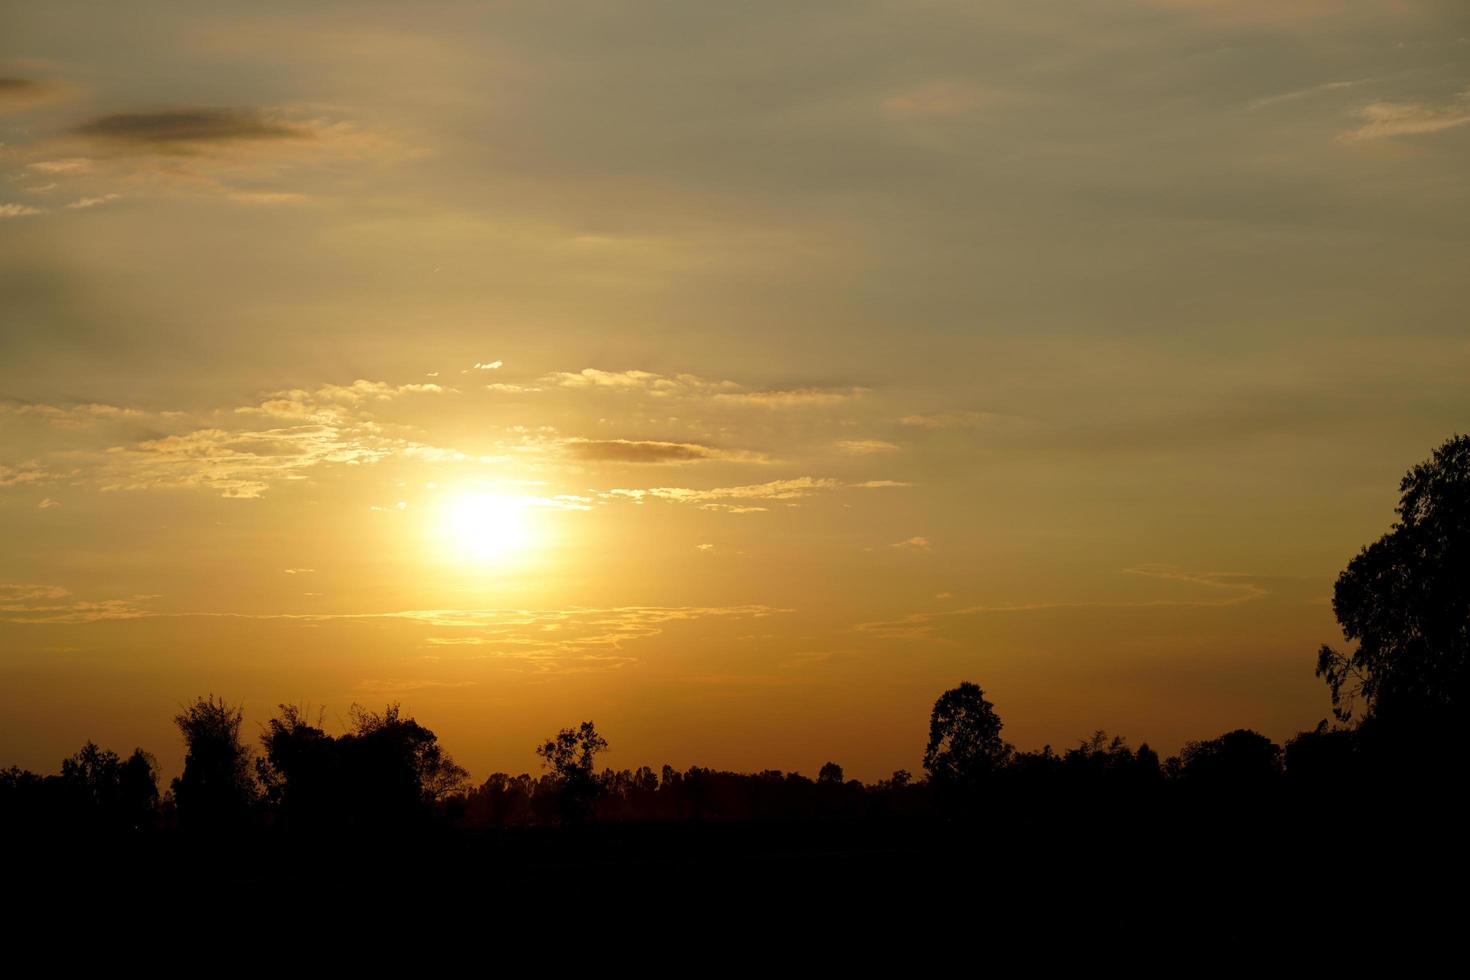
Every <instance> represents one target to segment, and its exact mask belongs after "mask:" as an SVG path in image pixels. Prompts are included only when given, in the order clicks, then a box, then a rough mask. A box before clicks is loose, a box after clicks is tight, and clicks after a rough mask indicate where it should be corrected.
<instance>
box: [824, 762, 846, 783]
mask: <svg viewBox="0 0 1470 980" xmlns="http://www.w3.org/2000/svg"><path fill="white" fill-rule="evenodd" d="M817 782H818V783H822V784H827V785H833V784H835V785H838V786H841V785H842V784H843V782H845V780H844V779H843V773H842V767H841V766H839V765H838V764H837V763H835V762H828V763H826V764H824V765H823V766H822V768H821V769H819V770H818V771H817Z"/></svg>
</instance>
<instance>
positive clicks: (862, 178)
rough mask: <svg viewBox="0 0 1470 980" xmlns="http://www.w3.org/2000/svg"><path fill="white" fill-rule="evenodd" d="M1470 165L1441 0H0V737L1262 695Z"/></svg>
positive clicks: (860, 732) (492, 743) (1192, 722)
mask: <svg viewBox="0 0 1470 980" xmlns="http://www.w3.org/2000/svg"><path fill="white" fill-rule="evenodd" d="M1467 175H1470V6H1467V5H1466V4H1465V3H1463V0H1307V2H1299V3H1290V4H1286V3H1280V2H1268V0H1054V2H1024V3H1023V2H1004V3H1002V2H978V0H977V2H968V3H950V2H873V3H864V2H844V3H825V2H815V3H802V4H791V3H758V2H757V3H710V2H692V0H686V2H681V3H672V2H661V3H654V2H602V3H591V2H587V3H564V2H541V3H513V2H505V3H414V4H375V3H366V2H353V3H330V2H319V3H289V4H286V3H250V4H246V3H222V2H201V3H195V4H189V5H179V4H162V3H156V4H150V3H130V4H107V3H81V2H77V3H54V4H24V3H18V2H3V3H0V540H4V542H5V545H4V547H3V548H0V765H8V764H12V763H15V764H20V765H25V766H29V767H31V768H36V769H43V770H46V771H51V770H53V769H55V768H56V766H57V764H58V763H59V761H60V759H61V757H62V756H64V755H66V754H69V753H70V752H71V751H73V750H74V749H75V748H76V747H77V746H79V745H80V744H81V742H82V741H83V740H85V739H87V738H94V739H96V740H97V741H99V742H101V743H103V744H105V745H108V746H110V747H112V748H114V749H116V750H118V751H127V750H129V749H131V748H132V746H133V745H135V744H141V745H143V746H144V747H146V748H149V749H150V750H152V751H154V752H155V753H157V754H158V755H159V756H160V758H161V759H162V760H163V761H164V763H165V768H166V769H176V768H177V765H178V761H179V758H180V751H179V748H178V745H177V741H178V740H177V737H176V734H175V733H174V732H173V731H172V728H171V725H170V722H169V718H170V716H171V715H172V714H173V713H174V712H175V711H176V710H177V708H178V706H179V705H180V703H181V702H183V701H184V700H186V699H187V698H189V697H191V696H193V695H196V694H203V693H207V692H213V693H216V694H220V695H223V696H225V697H227V698H229V699H231V700H234V701H239V702H242V703H243V704H244V705H245V707H246V709H247V715H248V717H249V718H250V719H251V721H252V723H253V722H258V721H261V720H263V719H264V718H266V717H267V716H268V715H269V713H270V711H271V710H272V708H273V706H274V705H275V704H276V703H278V702H295V703H302V702H307V703H310V704H313V705H324V706H325V707H326V708H327V710H328V717H329V718H332V719H339V718H341V717H344V716H345V715H346V713H347V709H348V707H349V706H350V705H351V704H352V703H353V702H354V701H357V702H361V703H364V704H366V705H368V706H374V705H376V706H381V704H382V703H384V702H386V701H390V700H397V701H401V702H402V703H403V705H404V707H405V708H406V709H407V710H408V711H409V712H410V713H412V714H414V715H415V716H417V717H418V718H419V719H420V720H421V721H423V722H424V723H425V724H427V725H429V726H430V727H431V728H433V729H435V730H436V731H437V732H438V733H439V734H440V737H441V739H442V740H443V741H444V742H445V744H446V746H447V748H448V749H449V750H450V752H451V753H453V754H454V755H455V757H456V758H457V759H458V760H459V761H460V762H462V763H464V764H465V765H467V766H468V767H469V768H470V769H471V770H472V772H473V774H474V775H475V776H476V777H483V776H484V775H486V774H487V773H488V772H490V771H492V770H494V769H509V770H513V771H517V772H519V771H523V770H528V769H533V768H534V766H535V761H536V760H535V759H534V757H533V755H532V747H533V746H534V745H535V744H536V742H537V740H538V739H540V738H542V737H544V736H546V735H548V734H550V733H551V732H554V731H555V730H556V729H557V728H560V727H562V726H565V725H571V724H574V723H577V722H580V721H582V720H584V719H587V718H592V719H595V720H596V721H597V723H598V726H599V728H600V729H602V730H603V731H604V732H605V734H606V735H607V737H608V738H609V740H610V741H611V742H612V745H613V752H612V754H611V755H610V756H609V760H608V761H609V763H610V764H613V765H616V766H623V765H628V766H636V765H640V764H645V763H646V764H650V765H658V764H660V763H663V762H670V763H673V764H675V765H678V766H687V765H689V764H693V763H699V764H703V765H713V766H720V767H730V768H740V769H760V768H766V767H777V768H784V769H799V770H802V771H805V772H808V773H809V774H810V773H814V772H815V771H816V770H817V768H818V767H819V766H820V765H821V764H822V763H823V762H825V761H827V760H828V759H833V760H836V761H838V762H840V763H842V764H843V765H845V766H846V767H847V768H848V770H849V772H851V773H853V774H855V775H859V776H862V777H864V778H874V777H877V776H880V775H886V774H887V773H888V772H889V771H890V770H892V769H894V768H897V767H905V768H909V769H915V770H917V768H918V761H919V756H920V754H921V752H922V748H923V740H924V735H925V729H926V725H927V715H928V710H929V707H930V705H932V703H933V700H934V698H935V697H936V696H937V695H938V694H939V693H940V692H941V691H942V690H944V689H945V688H947V687H951V686H953V685H954V684H955V683H957V682H959V681H961V680H973V681H975V682H977V683H979V684H981V686H982V687H984V688H985V690H986V692H987V694H988V695H989V696H990V697H991V699H992V700H993V701H994V702H995V704H996V706H997V709H998V710H999V711H1000V713H1001V715H1002V717H1003V718H1004V719H1005V722H1006V731H1005V734H1006V735H1007V737H1009V738H1010V739H1011V740H1012V741H1013V742H1015V743H1016V744H1017V745H1018V746H1020V747H1023V748H1036V747H1039V746H1040V745H1042V744H1043V743H1051V744H1053V745H1055V746H1065V745H1068V744H1071V743H1073V742H1074V741H1075V740H1076V739H1078V738H1080V737H1082V736H1084V735H1086V734H1088V733H1090V732H1091V731H1092V730H1093V729H1096V728H1106V729H1108V730H1109V731H1116V732H1121V733H1124V734H1126V735H1128V736H1129V737H1130V738H1131V739H1132V740H1133V742H1134V743H1135V744H1136V743H1137V742H1139V741H1143V740H1147V741H1149V742H1150V743H1152V744H1153V745H1155V746H1156V747H1158V748H1160V749H1162V750H1164V751H1173V750H1176V749H1177V748H1178V746H1179V745H1180V744H1181V743H1182V742H1183V741H1184V740H1186V739H1189V738H1196V737H1209V736H1213V735H1216V734H1219V733H1220V732H1221V731H1224V730H1227V729H1230V728H1236V727H1254V728H1257V729H1259V730H1261V731H1264V732H1265V733H1267V734H1268V735H1271V736H1272V737H1274V738H1277V739H1282V738H1285V737H1287V736H1289V735H1290V734H1291V733H1293V732H1294V731H1297V730H1299V729H1301V728H1306V727H1310V726H1311V725H1313V724H1315V723H1316V722H1317V720H1318V719H1320V718H1322V717H1324V716H1325V715H1326V714H1327V713H1328V705H1327V701H1326V694H1325V688H1324V686H1323V685H1322V684H1321V682H1320V681H1318V680H1316V679H1315V678H1314V677H1313V676H1312V666H1313V662H1314V653H1315V649H1316V647H1317V645H1318V644H1320V643H1322V642H1324V641H1330V642H1336V641H1338V640H1339V639H1340V636H1339V634H1338V631H1337V629H1336V627H1335V625H1334V623H1333V619H1332V614H1331V608H1330V602H1329V600H1330V594H1331V586H1332V582H1333V580H1334V578H1335V577H1336V575H1337V573H1338V572H1339V571H1340V570H1341V569H1342V567H1343V566H1344V565H1345V564H1346V562H1347V561H1348V559H1349V558H1351V556H1352V555H1353V554H1354V553H1355V552H1356V550H1357V549H1358V548H1359V547H1360V546H1362V545H1363V544H1366V543H1367V542H1368V541H1370V540H1372V539H1373V538H1375V537H1376V536H1377V535H1379V534H1381V533H1382V532H1383V531H1385V530H1386V529H1387V528H1388V525H1389V523H1390V522H1391V521H1392V519H1393V513H1392V507H1393V504H1394V502H1395V500H1396V497H1397V494H1396V486H1397V481H1398V479H1399V478H1400V476H1401V475H1402V474H1403V472H1404V471H1405V470H1406V469H1407V468H1408V467H1409V466H1411V465H1413V464H1414V463H1416V462H1418V461H1420V460H1421V459H1423V458H1425V457H1426V456H1427V455H1428V454H1429V452H1430V451H1431V450H1432V449H1433V447H1434V446H1436V445H1437V444H1438V443H1440V442H1441V441H1443V440H1444V439H1445V438H1447V437H1448V436H1449V435H1450V434H1451V433H1453V432H1455V431H1457V430H1458V431H1464V430H1465V429H1466V428H1467V427H1470V426H1467V419H1470V384H1467V379H1470V331H1467V321H1466V308H1467V301H1470V274H1467V272H1470V176H1467ZM251 730H252V731H253V730H254V729H253V728H252V729H251Z"/></svg>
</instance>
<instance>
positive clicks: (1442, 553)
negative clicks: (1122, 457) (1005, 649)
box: [0, 436, 1470, 832]
mask: <svg viewBox="0 0 1470 980" xmlns="http://www.w3.org/2000/svg"><path fill="white" fill-rule="evenodd" d="M1400 490H1401V498H1400V503H1399V506H1398V508H1397V513H1398V515H1399V519H1398V521H1396V522H1395V523H1394V525H1393V526H1392V527H1391V528H1390V530H1389V532H1388V533H1387V534H1385V535H1384V536H1383V537H1381V538H1380V539H1379V540H1378V541H1376V542H1374V543H1373V544H1371V545H1369V546H1368V547H1366V548H1364V549H1362V551H1361V552H1360V553H1359V554H1358V555H1357V557H1355V558H1354V559H1353V560H1352V561H1351V562H1350V563H1349V564H1348V566H1347V568H1346V569H1345V570H1344V571H1343V573H1342V574H1341V576H1339V578H1338V581H1337V584H1336V587H1335V589H1334V592H1333V611H1334V613H1335V614H1336V616H1337V619H1338V622H1339V623H1340V624H1341V626H1342V631H1343V634H1344V635H1345V636H1346V637H1347V638H1348V640H1350V641H1354V642H1356V644H1357V646H1356V648H1355V649H1353V650H1351V651H1347V652H1339V651H1337V650H1335V649H1333V648H1331V647H1327V646H1324V647H1322V648H1321V650H1320V651H1319V653H1318V656H1317V674H1318V676H1320V677H1322V678H1323V679H1324V680H1325V681H1326V682H1327V686H1328V690H1329V693H1330V695H1331V702H1332V709H1333V714H1334V716H1335V718H1336V725H1335V726H1334V725H1329V724H1328V722H1326V721H1325V720H1324V721H1323V722H1322V723H1321V724H1319V725H1318V726H1317V727H1316V728H1315V729H1313V730H1311V731H1307V732H1302V733H1299V734H1298V735H1296V736H1295V737H1294V738H1292V739H1290V740H1289V741H1287V743H1286V744H1285V746H1280V745H1277V744H1276V743H1274V742H1272V741H1271V740H1270V739H1268V738H1266V737H1265V736H1264V735H1261V734H1259V733H1257V732H1254V731H1249V730H1246V729H1239V730H1236V731H1232V732H1228V733H1226V734H1223V735H1221V736H1219V737H1218V738H1213V739H1209V740H1206V741H1198V742H1191V743H1189V744H1188V745H1186V746H1184V748H1183V749H1182V750H1181V751H1180V752H1179V754H1178V755H1177V756H1173V757H1170V758H1168V759H1164V760H1161V759H1160V758H1159V756H1158V754H1157V753H1155V752H1154V751H1153V750H1152V749H1150V748H1149V747H1148V745H1146V744H1144V745H1140V746H1139V747H1138V748H1137V749H1134V748H1132V747H1130V746H1129V745H1128V744H1127V742H1126V741H1125V740H1123V739H1122V738H1109V737H1108V736H1107V735H1106V734H1104V733H1102V732H1099V733H1097V734H1096V735H1094V736H1092V737H1090V738H1086V739H1083V740H1082V741H1081V742H1080V743H1079V744H1078V745H1076V746H1074V747H1072V748H1069V749H1067V750H1065V751H1062V752H1054V751H1053V750H1052V749H1051V748H1050V747H1046V748H1043V749H1042V750H1041V751H1039V752H1018V751H1016V750H1015V749H1014V747H1012V746H1011V745H1010V744H1009V743H1007V742H1006V741H1005V740H1004V739H1003V738H1002V735H1001V732H1002V728H1003V725H1002V722H1001V719H1000V717H999V715H997V714H996V712H995V710H994V707H993V706H992V705H991V703H990V702H989V701H987V700H986V699H985V696H984V692H983V691H982V690H981V689H980V688H979V687H978V686H977V685H975V684H971V683H964V684H961V685H959V686H958V687H956V688H954V689H953V690H950V691H946V692H945V693H944V694H942V695H941V696H940V697H939V699H938V700H937V701H936V702H935V704H934V710H933V712H932V714H931V716H930V726H929V740H928V743H927V745H926V746H925V751H924V756H923V774H922V776H921V777H920V778H914V777H913V776H912V775H911V774H910V773H908V772H905V771H899V772H895V773H893V775H892V776H891V777H889V778H887V779H883V780H880V781H878V782H876V783H872V784H863V783H861V782H859V781H857V780H849V779H847V778H846V777H845V773H844V772H843V769H842V767H841V766H840V765H837V764H836V763H833V762H829V763H827V764H826V765H824V766H822V767H821V769H820V771H819V772H818V773H817V776H816V778H815V779H813V778H809V777H807V776H804V775H802V774H800V773H795V772H789V773H788V772H780V771H777V770H767V771H764V772H759V773H732V772H721V771H716V770H712V769H705V768H701V767H697V766H696V767H692V768H689V769H686V770H683V771H678V770H675V769H673V768H672V767H669V766H664V767H663V768H662V769H661V770H659V771H658V772H654V771H653V770H652V769H649V768H646V767H645V768H640V769H637V770H628V769H624V770H620V771H613V770H610V769H600V770H599V769H598V768H597V757H598V755H600V754H601V753H603V752H604V751H606V749H607V741H606V740H605V739H604V738H603V737H602V735H601V734H599V733H598V731H597V729H596V727H595V726H594V725H593V724H592V723H591V722H584V723H583V724H582V725H581V726H580V727H578V728H568V729H564V730H562V731H561V732H559V733H557V734H556V735H554V736H553V737H551V738H549V739H547V740H546V742H545V743H543V744H542V745H540V746H538V747H537V749H536V752H537V755H539V756H540V757H541V759H542V763H543V771H542V772H541V773H539V774H537V775H535V776H533V775H531V774H529V773H523V774H520V775H510V774H508V773H495V774H493V775H491V776H490V777H489V778H488V779H486V780H485V781H484V782H483V783H481V784H480V785H478V786H472V785H471V784H470V781H469V777H468V774H467V773H466V772H465V770H464V769H462V768H461V767H460V766H458V765H456V764H455V762H454V760H453V759H452V758H450V756H449V755H448V754H447V753H446V752H444V750H443V749H442V747H441V746H440V745H439V743H438V739H437V737H436V736H435V734H434V733H433V732H432V731H430V730H429V729H428V728H426V727H425V726H423V725H421V724H420V723H419V722H418V721H416V720H415V719H413V718H409V717H405V716H404V715H403V714H402V712H401V711H400V710H399V708H398V706H397V705H389V706H388V707H387V708H386V709H385V710H384V711H383V712H381V713H377V712H370V711H367V710H364V709H362V708H360V707H357V706H354V707H353V709H352V713H351V716H350V723H349V725H348V729H347V731H345V732H343V733H342V734H340V735H332V734H330V733H328V732H327V731H326V730H325V729H324V728H323V727H322V721H321V715H320V714H318V716H317V717H316V718H315V719H311V718H308V717H307V716H306V713H305V712H304V711H303V710H302V709H299V708H296V707H290V706H282V708H281V709H280V712H279V713H278V714H277V715H276V716H275V717H274V718H272V719H271V720H270V721H269V722H268V723H267V724H266V725H265V726H264V729H263V731H262V733H261V735H260V738H259V751H258V752H257V751H256V750H254V749H253V748H252V747H251V746H249V745H247V744H246V743H245V742H244V740H243V739H242V737H241V718H242V715H241V711H240V709H239V708H238V707H235V706H232V705H230V704H228V703H226V702H225V701H223V700H221V699H217V698H215V697H213V696H210V697H205V698H199V699H197V700H196V701H194V702H193V703H192V704H190V705H188V706H187V707H186V708H185V709H184V710H183V711H182V712H180V714H179V715H178V716H177V718H175V722H176V723H177V725H178V727H179V731H180V733H181V735H182V736H183V739H184V744H185V750H186V751H185V760H184V771H183V773H182V774H181V775H180V776H179V777H178V778H177V779H175V780H173V781H172V784H171V785H170V786H169V787H168V789H167V790H164V791H160V788H159V785H158V767H157V765H156V763H155V762H154V760H153V757H152V756H150V755H149V754H148V753H146V752H144V751H143V750H141V749H138V750H135V751H134V752H133V753H132V754H131V755H130V756H128V757H127V759H123V758H122V757H120V756H118V755H116V754H115V753H112V752H109V751H105V750H103V749H101V748H99V747H98V746H96V745H94V744H92V743H90V742H89V743H87V744H86V745H85V746H83V747H82V749H81V750H80V751H79V752H78V753H77V754H76V755H74V756H72V757H71V758H69V759H66V760H64V761H63V762H62V764H61V772H60V773H59V774H57V775H48V776H38V775H36V774H34V773H31V772H26V771H23V770H20V769H15V768H11V769H9V770H4V771H0V825H3V826H5V827H8V828H15V827H25V828H30V829H50V830H67V831H70V830H80V829H92V830H98V831H113V832H141V831H147V830H155V829H163V828H175V827H177V828H183V829H185V830H201V831H205V830H207V831H220V830H232V829H244V828H250V827H263V826H269V827H281V828H295V829H304V830H315V831H331V832H338V831H344V830H347V831H351V830H380V829H385V828H415V827H427V826H430V825H440V826H448V827H459V828H496V827H527V826H548V825H569V824H582V823H587V822H592V821H671V820H762V819H779V820H791V819H838V818H869V817H884V816H893V817H913V818H928V817H943V818H951V817H956V816H974V815H976V814H979V813H983V812H994V811H995V810H997V808H1001V809H1004V808H1010V809H1012V810H1016V811H1025V810H1028V809H1029V810H1036V811H1040V810H1050V811H1052V812H1055V811H1057V810H1058V808H1059V807H1064V805H1065V804H1069V803H1077V802H1082V801H1095V802H1101V803H1103V804H1106V805H1110V806H1115V807H1147V806H1150V805H1152V804H1154V803H1157V802H1160V801H1194V800H1204V801H1207V802H1209V803H1210V804H1211V805H1223V804H1234V803H1241V802H1247V803H1254V802H1260V801H1265V802H1268V803H1273V802H1277V801H1282V800H1318V801H1336V802H1337V803H1340V802H1341V801H1342V800H1343V799H1347V798H1353V799H1355V800H1360V801H1361V800H1371V801H1372V802H1373V805H1375V806H1380V807H1382V806H1391V805H1396V804H1397V803H1398V802H1399V801H1406V800H1409V799H1411V798H1413V797H1415V796H1423V795H1425V794H1428V795H1440V796H1442V797H1445V798H1453V797H1454V795H1455V794H1456V793H1458V792H1459V791H1460V790H1461V789H1462V788H1463V785H1464V782H1465V775H1466V769H1467V764H1466V760H1467V759H1470V746H1467V745H1466V739H1467V732H1470V727H1467V725H1466V724H1465V721H1466V719H1465V714H1466V710H1465V709H1466V705H1467V702H1470V437H1464V436H1456V437H1454V438H1452V439H1450V440H1449V441H1448V442H1446V443H1445V444H1444V445H1442V446H1441V447H1439V448H1438V449H1437V450H1435V452H1434V454H1433V456H1432V457H1431V458H1430V459H1429V460H1427V461H1425V462H1424V463H1422V464H1420V465H1419V466H1416V467H1414V469H1412V470H1410V471H1409V473H1408V474H1406V475H1405V477H1404V479H1403V481H1402V482H1401V484H1400Z"/></svg>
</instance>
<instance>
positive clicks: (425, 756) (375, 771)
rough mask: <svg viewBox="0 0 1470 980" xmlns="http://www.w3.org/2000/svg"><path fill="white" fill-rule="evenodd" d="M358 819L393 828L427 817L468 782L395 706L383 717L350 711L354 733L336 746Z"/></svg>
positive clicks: (422, 729)
mask: <svg viewBox="0 0 1470 980" xmlns="http://www.w3.org/2000/svg"><path fill="white" fill-rule="evenodd" d="M337 742H338V745H339V746H340V748H341V751H342V757H343V760H344V767H345V769H346V772H347V780H348V783H349V785H350V786H351V788H352V791H353V795H354V797H355V806H356V809H357V812H359V813H360V814H362V815H364V816H366V817H369V818H374V819H377V820H382V821H387V822H390V823H406V822H411V821H414V820H418V819H421V818H423V817H425V816H427V815H428V814H429V813H430V812H431V811H432V809H433V807H434V805H435V804H436V803H438V802H440V801H441V800H443V799H445V798H446V797H447V796H448V795H449V794H451V793H453V792H455V791H457V790H458V789H460V788H461V787H462V786H463V785H464V784H465V783H466V781H468V779H469V773H467V772H465V770H464V769H462V768H461V767H460V766H458V765H456V764H455V761H454V760H453V759H452V758H450V756H449V754H448V753H446V752H445V751H444V750H443V748H441V747H440V745H439V740H438V736H436V735H435V734H434V733H433V732H432V731H430V730H429V729H427V728H425V727H424V726H423V725H420V724H419V723H418V722H417V721H415V720H414V719H412V718H404V717H403V715H402V712H401V710H400V709H399V706H398V705H397V704H390V705H388V707H387V708H386V709H384V711H383V713H382V714H378V713H376V712H371V711H367V710H365V709H364V708H362V707H361V706H359V705H355V704H354V705H353V706H352V730H351V731H350V732H348V733H347V734H346V735H343V736H342V737H341V738H340V739H338V740H337Z"/></svg>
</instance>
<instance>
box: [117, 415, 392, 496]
mask: <svg viewBox="0 0 1470 980" xmlns="http://www.w3.org/2000/svg"><path fill="white" fill-rule="evenodd" d="M392 452H393V447H392V446H391V445H385V444H383V442H382V441H381V440H378V439H373V438H370V437H369V436H368V435H365V434H363V433H361V432H359V431H357V430H354V429H352V428H339V427H337V426H333V425H326V424H308V425H296V426H286V427H282V428H276V429H265V430H260V431H238V430H236V431H231V430H226V429H218V428H209V429H196V430H194V431H192V432H186V433H183V434H180V435H170V436H163V437H161V438H158V439H149V440H145V441H143V442H139V443H136V444H134V445H132V446H115V447H113V448H112V449H110V450H108V453H109V464H108V466H107V467H106V472H105V474H104V481H103V485H102V489H103V490H154V489H174V488H176V489H206V490H211V491H214V492H217V493H219V495H220V496H222V497H230V498H237V499H251V498H255V497H259V496H261V495H262V494H264V493H265V492H266V491H267V490H269V489H270V487H271V485H272V484H273V483H276V482H278V481H282V480H299V479H303V478H304V476H305V474H304V472H303V471H305V470H307V469H309V468H311V467H314V466H319V465H323V464H328V463H340V464H347V465H354V466H355V465H360V464H365V463H376V462H378V461H379V460H381V459H384V458H385V457H387V456H389V455H391V454H392Z"/></svg>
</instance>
